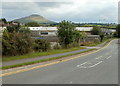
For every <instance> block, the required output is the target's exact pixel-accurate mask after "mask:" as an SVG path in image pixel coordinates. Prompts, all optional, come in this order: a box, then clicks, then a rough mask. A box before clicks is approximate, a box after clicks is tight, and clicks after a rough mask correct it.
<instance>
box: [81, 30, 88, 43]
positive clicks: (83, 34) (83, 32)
mask: <svg viewBox="0 0 120 86" xmlns="http://www.w3.org/2000/svg"><path fill="white" fill-rule="evenodd" d="M86 36H87V33H86V32H85V31H82V32H81V38H82V40H83V41H85V38H86Z"/></svg>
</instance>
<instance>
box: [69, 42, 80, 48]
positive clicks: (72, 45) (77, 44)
mask: <svg viewBox="0 0 120 86" xmlns="http://www.w3.org/2000/svg"><path fill="white" fill-rule="evenodd" d="M72 47H79V43H77V42H73V43H71V44H69V45H68V46H67V48H72Z"/></svg>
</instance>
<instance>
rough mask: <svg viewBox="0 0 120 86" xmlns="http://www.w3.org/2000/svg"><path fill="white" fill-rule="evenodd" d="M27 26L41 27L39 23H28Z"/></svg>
mask: <svg viewBox="0 0 120 86" xmlns="http://www.w3.org/2000/svg"><path fill="white" fill-rule="evenodd" d="M25 26H27V27H39V26H40V25H39V24H38V23H37V22H29V23H26V24H25Z"/></svg>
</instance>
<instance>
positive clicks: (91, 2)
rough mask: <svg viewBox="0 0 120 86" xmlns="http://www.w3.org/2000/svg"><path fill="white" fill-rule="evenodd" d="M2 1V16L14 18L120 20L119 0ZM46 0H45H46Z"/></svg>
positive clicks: (89, 20)
mask: <svg viewBox="0 0 120 86" xmlns="http://www.w3.org/2000/svg"><path fill="white" fill-rule="evenodd" d="M8 1H9V0H5V2H2V7H1V9H0V10H2V18H3V17H4V18H6V19H7V20H13V19H16V18H21V17H25V16H29V15H31V14H38V15H41V16H43V17H45V18H47V19H49V20H53V21H58V22H59V21H62V20H69V21H72V22H91V23H93V22H99V20H100V22H107V23H108V22H109V23H111V22H115V23H117V21H118V1H119V0H67V2H64V1H63V0H62V2H60V1H61V0H60V1H55V0H54V1H52V0H51V1H49V2H47V1H46V2H38V1H35V0H31V1H29V2H28V1H25V0H24V2H15V1H14V2H8ZM44 1H45V0H44Z"/></svg>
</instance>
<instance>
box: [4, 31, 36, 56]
mask: <svg viewBox="0 0 120 86" xmlns="http://www.w3.org/2000/svg"><path fill="white" fill-rule="evenodd" d="M33 43H34V40H33V39H32V38H31V37H30V36H29V35H27V34H23V33H18V32H12V33H10V32H7V31H5V32H4V33H3V38H2V54H3V55H5V56H15V55H23V54H26V53H29V52H31V51H32V48H33Z"/></svg>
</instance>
